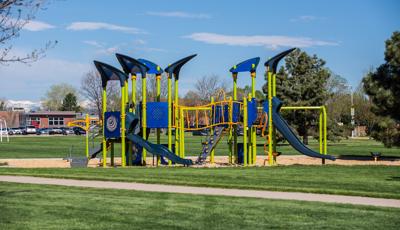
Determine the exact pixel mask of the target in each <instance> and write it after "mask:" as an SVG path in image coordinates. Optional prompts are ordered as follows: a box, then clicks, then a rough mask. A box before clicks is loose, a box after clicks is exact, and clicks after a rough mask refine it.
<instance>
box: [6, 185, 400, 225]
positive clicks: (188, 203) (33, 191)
mask: <svg viewBox="0 0 400 230" xmlns="http://www.w3.org/2000/svg"><path fill="white" fill-rule="evenodd" d="M0 203H1V208H0V229H10V230H12V229H266V228H274V229H276V228H284V229H398V226H399V225H400V220H399V218H398V217H399V215H400V209H392V208H379V207H368V206H355V205H342V204H323V205H321V203H317V202H301V201H282V200H266V199H254V198H232V197H219V196H201V195H185V194H172V193H149V192H140V191H126V190H112V189H91V188H73V187H64V186H45V185H29V184H15V183H2V182H0Z"/></svg>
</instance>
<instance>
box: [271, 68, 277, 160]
mask: <svg viewBox="0 0 400 230" xmlns="http://www.w3.org/2000/svg"><path fill="white" fill-rule="evenodd" d="M272 96H273V97H276V74H275V73H272ZM272 138H273V141H272V151H273V152H274V153H275V154H276V152H277V151H276V142H277V141H276V127H275V126H273V129H272ZM273 163H274V164H275V163H276V158H275V157H274V158H273Z"/></svg>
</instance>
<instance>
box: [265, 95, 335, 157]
mask: <svg viewBox="0 0 400 230" xmlns="http://www.w3.org/2000/svg"><path fill="white" fill-rule="evenodd" d="M281 106H282V102H281V101H280V100H279V99H278V98H276V97H274V98H273V99H272V118H273V119H272V121H273V123H274V126H275V127H276V128H277V129H278V131H279V132H280V133H281V134H282V135H283V137H284V138H285V139H286V140H287V141H288V142H289V144H290V145H291V146H293V148H294V149H296V150H297V151H298V152H300V153H302V154H304V155H306V156H309V157H316V158H322V159H329V160H333V161H334V160H336V158H335V157H334V156H332V155H324V154H320V153H318V152H315V151H313V150H311V149H310V148H308V147H307V146H306V145H304V144H303V142H301V141H300V139H299V138H298V137H297V136H296V134H295V133H294V132H293V131H292V129H291V128H290V127H289V124H288V123H287V122H286V121H285V119H283V117H282V116H281V114H280V113H279V110H280V108H281ZM266 112H268V111H266Z"/></svg>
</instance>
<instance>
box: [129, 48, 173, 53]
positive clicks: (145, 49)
mask: <svg viewBox="0 0 400 230" xmlns="http://www.w3.org/2000/svg"><path fill="white" fill-rule="evenodd" d="M134 49H135V50H142V51H145V52H161V53H166V52H168V51H167V50H166V49H161V48H155V47H135V48H134Z"/></svg>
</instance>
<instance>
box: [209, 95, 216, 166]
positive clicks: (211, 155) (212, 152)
mask: <svg viewBox="0 0 400 230" xmlns="http://www.w3.org/2000/svg"><path fill="white" fill-rule="evenodd" d="M211 104H214V97H211ZM216 110H217V107H216V106H215V107H214V114H213V116H212V118H213V120H214V121H215V112H216ZM213 123H214V122H213ZM210 135H211V136H213V135H214V129H213V128H211V129H210ZM214 141H215V140H214ZM214 154H215V148H213V149H212V150H211V152H210V163H211V164H214Z"/></svg>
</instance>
